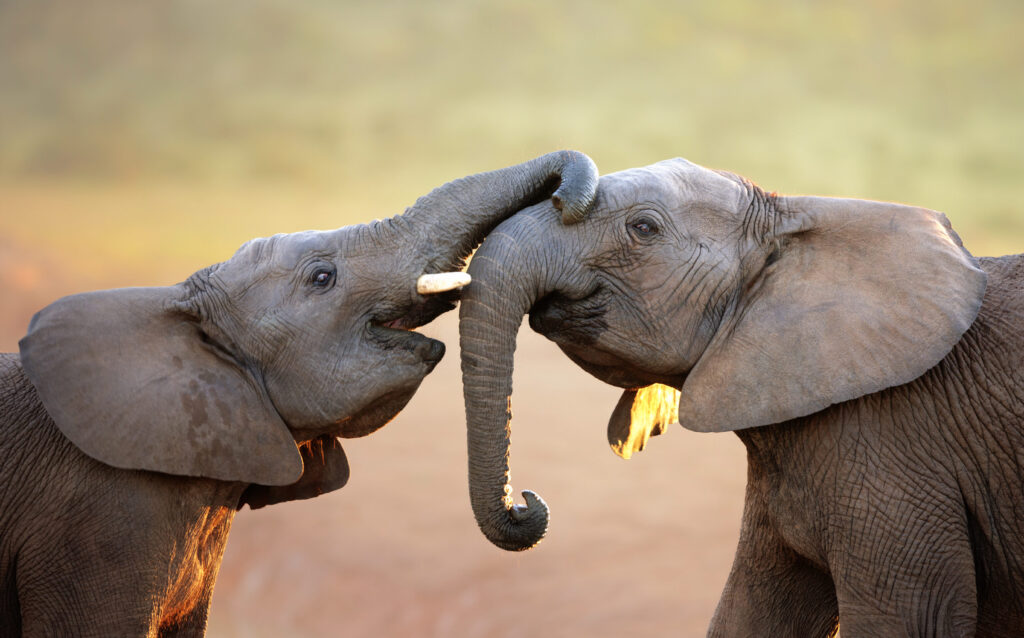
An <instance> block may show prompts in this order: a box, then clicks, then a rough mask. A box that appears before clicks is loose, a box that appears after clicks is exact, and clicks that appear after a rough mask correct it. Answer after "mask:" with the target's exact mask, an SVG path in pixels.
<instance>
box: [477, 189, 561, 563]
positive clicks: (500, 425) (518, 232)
mask: <svg viewBox="0 0 1024 638" xmlns="http://www.w3.org/2000/svg"><path fill="white" fill-rule="evenodd" d="M544 208H546V211H545V210H544ZM543 212H547V213H548V214H549V215H553V214H554V212H553V211H551V210H550V208H547V207H537V208H535V209H534V210H532V211H526V212H523V213H521V214H519V215H517V216H516V217H515V218H514V219H512V220H509V221H508V222H506V224H504V225H502V226H499V227H498V228H497V229H496V230H495V231H494V232H493V233H492V234H491V235H490V236H489V237H488V239H487V240H486V241H485V242H484V244H483V245H482V246H481V247H480V250H478V251H477V253H476V255H475V256H474V257H473V261H472V263H471V264H470V266H469V271H468V272H469V273H470V274H471V275H472V276H473V283H472V284H470V286H469V287H467V288H466V290H465V291H464V292H463V295H462V307H461V308H460V311H459V334H460V340H461V347H462V383H463V393H464V397H465V402H466V426H467V438H468V452H469V487H470V500H471V503H472V506H473V514H474V516H475V517H476V521H477V524H478V525H479V526H480V529H481V531H483V533H484V535H485V536H487V538H488V539H489V540H490V541H491V542H492V543H494V544H495V545H497V546H498V547H501V548H502V549H507V550H511V551H521V550H524V549H529V548H530V547H533V546H534V545H536V544H537V543H538V542H540V540H541V538H543V536H544V533H545V532H546V531H547V525H548V508H547V505H545V504H544V501H543V500H541V499H540V497H539V496H537V495H536V494H534V493H533V492H529V491H526V492H523V497H524V498H525V499H526V505H525V506H523V505H515V504H513V502H512V486H511V485H510V482H509V481H510V476H509V463H508V460H509V441H510V421H511V418H512V414H511V403H510V399H511V395H512V368H513V356H514V353H515V348H516V334H517V332H518V331H519V326H520V324H521V323H522V319H523V315H524V314H526V312H527V311H528V310H529V309H530V307H531V306H532V305H533V304H534V303H535V302H536V301H537V300H538V299H539V298H540V297H542V296H544V295H545V294H547V292H549V291H550V290H552V289H553V288H554V284H553V282H550V281H548V279H549V277H550V276H551V274H549V273H545V272H543V271H542V269H541V268H540V267H539V265H540V264H543V263H550V260H542V259H540V258H539V257H538V254H539V252H540V250H544V251H545V254H548V255H553V254H554V255H557V254H559V253H558V251H557V250H556V251H552V250H550V246H544V247H542V246H541V245H540V244H539V242H537V241H524V239H525V237H524V236H523V235H524V232H523V231H524V228H528V227H533V228H538V229H539V228H540V227H541V224H540V223H538V222H539V216H538V215H537V213H543ZM526 234H529V231H528V229H527V230H526ZM534 239H539V238H534ZM524 247H525V249H524Z"/></svg>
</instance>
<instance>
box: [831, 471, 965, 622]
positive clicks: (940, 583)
mask: <svg viewBox="0 0 1024 638" xmlns="http://www.w3.org/2000/svg"><path fill="white" fill-rule="evenodd" d="M894 485H897V484H896V483H895V482H887V486H888V488H889V490H888V492H887V493H886V494H884V495H882V494H872V495H870V496H869V497H868V498H867V499H861V500H859V501H858V502H859V504H860V507H859V508H858V509H857V510H856V512H850V514H855V515H852V516H849V517H848V520H849V522H850V526H849V530H848V532H847V533H845V534H843V535H842V537H840V538H835V539H833V541H834V542H833V543H831V547H832V551H831V552H830V555H829V564H830V566H831V567H832V572H833V575H834V577H835V582H836V596H837V598H838V601H839V617H840V621H841V624H842V630H843V638H858V637H873V636H906V637H908V638H909V637H914V638H919V637H925V636H928V637H934V638H939V637H944V636H950V637H952V636H956V637H957V638H970V637H972V636H974V635H975V632H976V624H977V614H978V594H977V581H976V573H975V564H974V554H973V551H972V549H971V545H970V536H969V532H968V529H967V521H966V518H965V514H964V512H963V511H962V496H961V495H960V493H959V491H957V490H956V489H955V488H954V487H946V488H943V487H942V486H940V485H939V482H938V481H936V480H934V478H932V480H931V481H930V483H929V484H928V485H927V486H918V487H917V488H915V487H914V486H912V485H905V484H898V485H900V488H897V489H900V491H895V490H894V489H893V486H894ZM865 501H867V502H870V503H871V506H870V507H864V504H865Z"/></svg>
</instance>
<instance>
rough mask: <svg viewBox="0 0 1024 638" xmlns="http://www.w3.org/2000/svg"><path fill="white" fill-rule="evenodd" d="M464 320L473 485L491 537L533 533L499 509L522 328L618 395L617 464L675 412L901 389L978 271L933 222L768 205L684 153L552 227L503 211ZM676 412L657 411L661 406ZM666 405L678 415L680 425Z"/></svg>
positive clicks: (948, 344)
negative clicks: (525, 323) (574, 219)
mask: <svg viewBox="0 0 1024 638" xmlns="http://www.w3.org/2000/svg"><path fill="white" fill-rule="evenodd" d="M469 273H470V274H471V275H472V277H473V283H472V284H471V285H470V286H469V287H468V288H467V289H466V290H465V291H464V294H463V297H462V307H461V309H460V315H461V321H460V333H461V342H462V366H463V381H464V392H465V401H466V413H467V421H468V424H467V425H468V436H469V442H470V445H469V465H470V493H471V499H472V504H473V509H474V513H475V515H476V517H477V522H478V523H479V525H480V527H481V529H482V530H483V531H484V533H485V534H486V536H487V537H488V538H489V539H490V540H491V541H492V542H494V543H495V544H496V545H498V546H500V547H503V548H505V549H512V550H519V549H525V548H528V547H530V546H531V545H533V544H535V543H536V542H538V541H539V540H540V538H541V536H542V535H543V533H544V531H545V529H546V527H547V508H546V506H545V505H544V504H543V502H542V501H540V499H539V498H538V497H536V496H535V495H533V494H532V493H524V496H526V499H527V505H526V506H521V505H513V504H512V501H511V497H510V492H511V488H510V486H509V484H508V471H509V470H508V434H509V420H510V412H509V397H510V394H511V380H510V379H511V372H512V365H513V351H514V349H515V339H516V330H517V328H518V326H519V323H520V321H521V319H522V315H523V314H524V313H527V312H529V314H530V326H531V327H532V328H533V329H534V330H536V331H537V332H540V333H541V334H543V335H544V336H546V337H547V338H548V339H551V340H552V341H554V342H555V343H556V344H558V346H559V347H560V348H561V349H562V350H563V351H564V352H565V353H566V354H567V355H568V356H569V357H570V358H571V359H572V360H573V361H574V362H576V363H577V364H578V365H579V366H581V367H582V368H583V369H585V370H586V371H587V372H589V373H591V374H592V375H594V376H596V377H597V378H599V379H602V380H603V381H605V382H607V383H610V384H613V385H616V386H619V387H621V388H623V389H624V394H623V398H622V399H621V400H620V402H619V405H618V406H616V408H615V410H614V412H613V414H612V418H611V421H610V423H609V425H608V435H609V443H610V444H611V445H612V447H613V448H614V449H616V451H618V452H619V453H620V454H622V455H623V456H626V457H628V456H629V454H630V453H631V452H632V451H634V450H636V449H640V448H641V447H642V446H643V443H644V442H645V441H646V439H647V437H648V436H649V435H650V434H656V433H658V432H659V431H660V429H661V428H662V427H664V425H665V423H666V422H672V421H673V420H675V418H678V420H679V422H680V423H681V424H682V425H683V426H684V427H686V428H688V429H691V430H696V431H701V432H719V431H726V430H739V429H742V428H750V427H756V426H761V425H766V424H772V423H779V422H782V421H786V420H789V419H793V418H796V417H800V416H803V415H807V414H811V413H813V412H816V411H818V410H821V409H823V408H825V407H827V406H829V405H831V404H834V403H839V402H842V401H846V400H849V399H853V398H855V397H858V396H862V395H865V394H869V393H872V392H876V391H878V390H881V389H883V388H886V387H889V386H894V385H898V384H903V383H906V382H908V381H911V380H912V379H914V378H916V377H918V376H919V375H921V374H922V373H923V372H925V371H926V370H927V369H928V368H930V367H931V366H933V365H935V364H936V363H937V362H938V361H939V360H941V359H942V358H943V357H944V356H945V355H946V354H947V353H948V352H949V351H950V349H951V348H952V347H953V345H954V344H955V343H956V342H957V341H958V340H959V338H960V336H961V335H962V334H963V332H964V331H965V330H967V328H968V327H969V326H970V325H971V323H972V321H973V320H974V318H975V316H976V314H977V312H978V310H979V308H980V305H981V299H982V295H983V293H984V289H985V274H984V272H983V271H981V270H980V269H979V268H978V267H977V266H976V264H975V261H974V259H973V258H972V257H971V256H970V255H969V254H968V253H967V251H966V250H964V248H963V247H962V245H961V243H960V240H959V238H958V237H957V235H956V234H955V232H954V231H953V230H952V229H951V227H950V225H949V222H948V221H947V220H946V218H945V216H943V215H942V214H941V213H937V212H934V211H930V210H925V209H921V208H914V207H910V206H903V205H899V204H891V203H881V202H872V201H862V200H852V199H832V198H824V197H783V196H778V195H776V194H768V193H765V192H764V191H762V190H761V189H760V188H758V187H757V186H755V185H754V184H752V183H750V182H749V181H747V180H744V179H742V178H740V177H738V176H736V175H732V174H729V173H724V172H719V171H714V170H709V169H706V168H703V167H700V166H697V165H695V164H692V163H690V162H687V161H685V160H682V159H675V160H669V161H664V162H660V163H658V164H654V165H652V166H648V167H645V168H638V169H632V170H627V171H623V172H621V173H615V174H612V175H606V176H604V177H602V178H601V180H600V185H599V188H598V196H597V201H596V203H595V205H594V209H593V211H592V212H591V213H590V214H589V215H588V216H587V218H586V219H585V220H584V221H583V222H582V223H580V224H578V225H575V226H572V227H562V226H561V225H560V224H558V223H557V217H556V215H554V211H553V210H552V209H551V207H550V205H548V204H538V205H535V206H533V207H532V208H529V209H527V210H525V211H523V212H521V213H520V214H518V215H516V216H514V217H512V218H510V219H509V220H507V221H506V222H504V223H503V224H501V225H500V226H498V227H497V228H496V229H495V230H494V232H493V233H491V235H490V236H489V237H488V238H487V240H486V241H485V242H484V243H483V245H482V246H481V247H480V249H479V250H478V251H477V253H476V255H475V256H474V258H473V261H472V263H471V264H470V268H469ZM667 397H668V398H671V400H676V399H677V400H678V405H672V406H664V405H661V404H660V403H661V402H663V401H664V400H665V398H667ZM676 409H678V414H676Z"/></svg>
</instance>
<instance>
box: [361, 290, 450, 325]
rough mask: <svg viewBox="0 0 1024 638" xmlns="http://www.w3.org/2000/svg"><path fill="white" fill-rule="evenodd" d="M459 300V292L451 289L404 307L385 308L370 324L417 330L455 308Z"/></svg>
mask: <svg viewBox="0 0 1024 638" xmlns="http://www.w3.org/2000/svg"><path fill="white" fill-rule="evenodd" d="M458 300H459V292H458V291H451V292H447V293H443V294H441V295H436V296H433V297H429V298H428V299H426V300H425V301H423V302H420V303H417V304H413V305H410V306H406V307H404V308H399V309H390V308H389V309H383V310H381V311H379V312H378V313H376V314H375V315H374V317H373V318H372V319H371V320H370V324H371V325H373V326H376V327H380V328H387V329H389V330H404V331H411V330H415V329H416V328H419V327H420V326H423V325H426V324H428V323H430V322H431V321H433V320H434V319H436V318H437V317H438V316H440V315H442V314H444V313H446V312H448V311H449V310H451V309H453V308H455V303H456V302H457V301H458Z"/></svg>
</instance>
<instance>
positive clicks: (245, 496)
mask: <svg viewBox="0 0 1024 638" xmlns="http://www.w3.org/2000/svg"><path fill="white" fill-rule="evenodd" d="M299 452H300V453H301V454H302V477H301V478H299V480H298V481H296V482H295V483H292V484H291V485H250V486H249V487H247V488H246V489H245V492H243V493H242V499H241V501H240V502H239V504H238V508H239V509H241V508H242V506H243V505H248V506H249V507H250V509H254V510H256V509H259V508H261V507H266V506H267V505H273V504H274V503H283V502H285V501H298V500H302V499H306V498H313V497H314V496H320V495H321V494H326V493H328V492H333V491H334V490H337V489H341V488H342V487H345V483H348V457H346V456H345V450H344V449H343V448H342V447H341V441H339V440H338V439H337V438H336V437H333V436H330V435H327V434H325V435H324V436H321V437H317V438H315V439H313V440H312V441H306V442H305V443H302V444H301V445H299Z"/></svg>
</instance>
